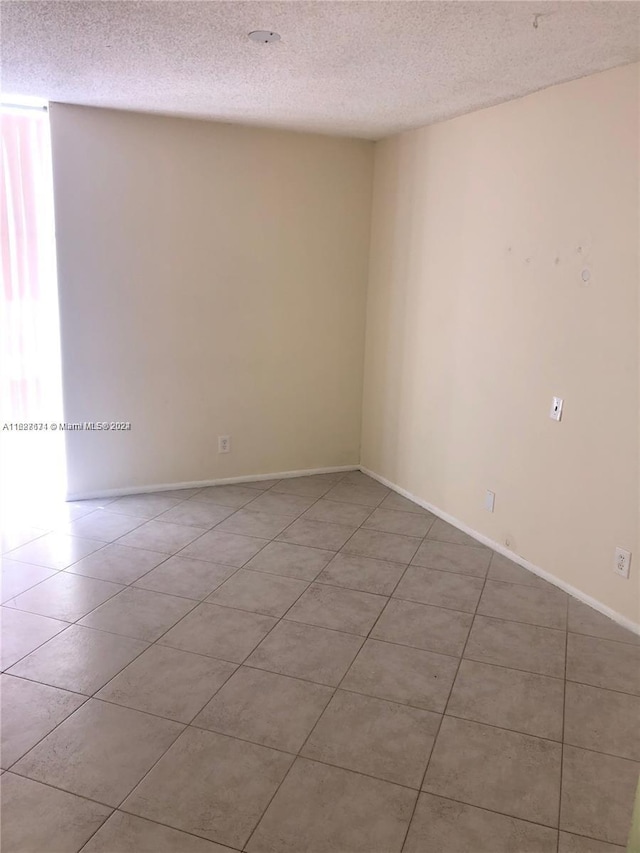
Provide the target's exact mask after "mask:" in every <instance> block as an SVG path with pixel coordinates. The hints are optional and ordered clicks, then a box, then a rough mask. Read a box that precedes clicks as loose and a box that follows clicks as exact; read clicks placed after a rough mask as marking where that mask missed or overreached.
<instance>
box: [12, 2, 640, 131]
mask: <svg viewBox="0 0 640 853" xmlns="http://www.w3.org/2000/svg"><path fill="white" fill-rule="evenodd" d="M1 13H2V34H1V47H2V87H3V90H4V91H5V92H7V93H12V94H19V95H29V96H38V97H42V98H46V99H48V100H52V101H65V102H68V103H76V104H89V105H94V106H102V107H115V108H119V109H131V110H140V111H149V112H160V113H171V114H178V115H185V116H196V117H200V118H210V119H217V120H221V121H232V122H242V123H245V124H259V125H264V126H270V127H286V128H291V129H295V130H311V131H320V132H323V133H336V134H345V135H350V136H357V137H364V138H370V139H379V138H381V137H383V136H387V135H389V134H391V133H395V132H397V131H400V130H405V129H407V128H412V127H417V126H420V125H424V124H429V123H432V122H436V121H441V120H443V119H446V118H450V117H451V116H454V115H459V114H461V113H465V112H469V111H471V110H475V109H478V108H480V107H484V106H489V105H491V104H496V103H499V102H501V101H506V100H509V99H510V98H516V97H519V96H521V95H525V94H527V93H529V92H532V91H535V90H536V89H541V88H544V87H545V86H550V85H552V84H554V83H559V82H562V81H565V80H571V79H575V78H577V77H582V76H585V75H587V74H592V73H595V72H597V71H602V70H604V69H606V68H611V67H613V66H616V65H622V64H624V63H627V62H632V61H635V60H638V59H639V58H640V3H637V2H613V0H605V2H576V0H572V1H571V2H555V0H537V2H529V0H526V2H493V1H492V0H487V2H465V0H450V2H436V1H435V0H433V1H432V2H419V0H408V2H403V0H394V1H393V2H384V0H369V2H359V0H346V2H330V1H329V0H316V2H306V0H290V2H278V3H273V2H269V0H264V1H263V2H240V1H239V0H236V2H218V0H201V2H193V0H177V2H163V0H151V1H150V2H138V0H119V1H118V2H102V0H78V2H66V0H54V2H40V0H27V2H22V0H4V2H2V4H1ZM536 16H538V17H536ZM534 20H535V21H536V22H537V27H534V25H533V24H534ZM255 29H268V30H276V31H277V32H279V33H280V34H281V36H282V40H281V41H280V42H278V43H275V44H255V43H254V42H252V41H250V40H249V39H248V38H247V34H248V32H249V31H250V30H255Z"/></svg>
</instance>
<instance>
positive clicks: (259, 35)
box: [249, 30, 280, 44]
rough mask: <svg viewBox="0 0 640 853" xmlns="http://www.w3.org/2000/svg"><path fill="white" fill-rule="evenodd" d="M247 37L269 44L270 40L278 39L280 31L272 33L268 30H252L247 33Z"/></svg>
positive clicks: (259, 42)
mask: <svg viewBox="0 0 640 853" xmlns="http://www.w3.org/2000/svg"><path fill="white" fill-rule="evenodd" d="M249 38H250V39H251V41H255V42H258V44H269V43H270V42H274V41H280V33H273V32H271V31H270V30H253V32H251V33H249Z"/></svg>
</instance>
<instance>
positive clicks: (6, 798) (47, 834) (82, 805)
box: [1, 773, 111, 853]
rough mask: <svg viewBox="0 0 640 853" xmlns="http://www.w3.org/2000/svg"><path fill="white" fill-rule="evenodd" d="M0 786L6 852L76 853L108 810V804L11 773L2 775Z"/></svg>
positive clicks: (3, 839)
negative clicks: (35, 817)
mask: <svg viewBox="0 0 640 853" xmlns="http://www.w3.org/2000/svg"><path fill="white" fill-rule="evenodd" d="M1 787H2V849H3V850H4V851H5V853H36V851H44V850H47V851H50V853H53V852H54V851H55V853H62V851H64V853H78V851H79V850H80V848H81V847H82V845H83V844H84V843H85V841H87V839H88V838H90V837H91V836H92V835H93V833H94V832H95V831H96V829H98V827H99V826H100V824H101V823H102V822H103V821H105V820H106V819H107V817H108V816H109V814H110V812H111V809H110V808H108V807H107V806H102V805H99V804H98V803H92V802H91V801H90V800H85V799H83V798H81V797H75V796H74V795H73V794H67V793H66V792H65V791H57V790H56V789H55V788H50V787H49V786H48V785H41V784H40V783H39V782H32V781H31V780H30V779H23V778H22V777H20V776H15V775H14V774H13V773H5V774H4V776H3V777H2V786H1ZM34 815H37V820H34Z"/></svg>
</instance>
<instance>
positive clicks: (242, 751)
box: [123, 728, 293, 848]
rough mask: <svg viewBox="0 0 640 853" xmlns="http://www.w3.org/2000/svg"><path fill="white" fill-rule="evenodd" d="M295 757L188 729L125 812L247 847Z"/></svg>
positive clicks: (133, 797)
mask: <svg viewBox="0 0 640 853" xmlns="http://www.w3.org/2000/svg"><path fill="white" fill-rule="evenodd" d="M292 760H293V757H292V756H290V755H286V754H285V753H284V752H276V751H274V750H272V749H267V747H264V746H257V745H256V744H253V743H246V742H244V741H241V740H236V739H235V738H228V737H225V736H223V735H219V734H214V733H213V732H208V731H204V730H202V729H194V728H189V729H187V730H186V731H185V732H184V733H183V734H182V735H181V736H180V737H179V738H178V740H177V741H176V742H175V743H174V744H173V746H172V747H171V749H169V751H168V752H167V753H166V754H165V755H164V756H163V757H162V758H161V759H160V761H159V762H158V763H157V764H156V766H155V767H154V768H153V770H152V771H151V772H150V773H149V774H148V775H147V777H146V778H145V779H144V780H143V782H142V783H141V784H140V785H138V787H137V788H136V789H135V791H134V792H133V793H132V794H131V795H130V796H129V797H128V798H127V800H126V801H125V803H124V804H123V811H127V812H133V813H134V814H137V815H140V816H141V817H147V818H151V819H152V820H158V821H162V823H165V824H168V825H170V826H172V827H175V828H176V829H183V830H185V831H186V832H192V833H194V834H195V835H201V836H204V837H205V838H208V839H210V840H211V841H217V842H218V843H220V844H227V845H230V846H232V847H237V848H241V847H242V846H243V845H244V843H245V842H246V841H247V839H248V837H249V835H250V834H251V832H252V830H253V829H254V827H255V825H256V824H257V823H258V821H259V819H260V817H261V815H262V813H263V811H264V809H265V808H266V806H267V805H268V803H269V801H270V800H271V797H272V796H273V794H274V793H275V791H276V789H277V788H278V785H279V784H280V783H281V782H282V780H283V779H284V777H285V775H286V773H287V770H288V769H289V767H290V765H291V762H292Z"/></svg>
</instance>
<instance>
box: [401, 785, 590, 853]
mask: <svg viewBox="0 0 640 853" xmlns="http://www.w3.org/2000/svg"><path fill="white" fill-rule="evenodd" d="M431 850H433V851H434V853H435V851H438V853H449V851H451V853H556V831H555V829H550V828H548V827H546V826H537V825H536V824H535V823H528V822H527V821H524V820H517V819H516V818H513V817H508V816H507V815H503V814H496V813H495V812H489V811H486V810H485V809H479V808H476V807H475V806H468V805H465V804H464V803H456V802H454V801H453V800H445V799H442V797H434V796H433V795H432V794H420V797H419V799H418V805H417V807H416V811H415V814H414V816H413V820H412V821H411V828H410V829H409V834H408V836H407V841H406V844H405V846H404V848H403V853H427V851H431ZM576 853H578V851H576ZM583 853H584V851H583Z"/></svg>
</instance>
